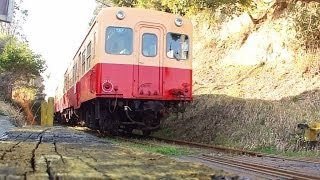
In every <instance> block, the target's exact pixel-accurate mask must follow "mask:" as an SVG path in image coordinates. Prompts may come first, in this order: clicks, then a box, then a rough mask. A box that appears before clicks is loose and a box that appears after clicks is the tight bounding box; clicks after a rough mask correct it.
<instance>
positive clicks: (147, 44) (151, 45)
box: [142, 33, 158, 57]
mask: <svg viewBox="0 0 320 180" xmlns="http://www.w3.org/2000/svg"><path fill="white" fill-rule="evenodd" d="M157 46H158V37H157V35H155V34H149V33H145V34H143V35H142V54H143V55H144V56H146V57H155V56H157Z"/></svg>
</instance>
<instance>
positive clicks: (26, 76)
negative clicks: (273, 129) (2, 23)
mask: <svg viewBox="0 0 320 180" xmlns="http://www.w3.org/2000/svg"><path fill="white" fill-rule="evenodd" d="M45 69H46V66H45V62H44V60H43V59H42V57H41V56H40V55H39V54H35V53H34V52H33V51H32V50H31V49H30V48H29V46H28V44H27V43H25V42H21V41H19V40H17V39H16V38H14V37H8V36H5V37H2V38H0V80H1V82H2V83H1V86H2V89H3V90H4V93H5V94H6V95H7V97H8V98H10V97H11V90H12V87H13V85H14V84H15V83H16V82H18V81H29V80H30V79H31V78H34V77H36V76H40V74H41V73H42V72H43V71H44V70H45Z"/></svg>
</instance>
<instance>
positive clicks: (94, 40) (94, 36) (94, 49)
mask: <svg viewBox="0 0 320 180" xmlns="http://www.w3.org/2000/svg"><path fill="white" fill-rule="evenodd" d="M95 55H96V32H94V34H93V58H94V57H95Z"/></svg>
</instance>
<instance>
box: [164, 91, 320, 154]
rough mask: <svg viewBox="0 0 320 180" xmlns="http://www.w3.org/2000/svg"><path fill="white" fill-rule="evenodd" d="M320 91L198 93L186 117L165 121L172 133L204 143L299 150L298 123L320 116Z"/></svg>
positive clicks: (248, 147)
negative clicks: (244, 95)
mask: <svg viewBox="0 0 320 180" xmlns="http://www.w3.org/2000/svg"><path fill="white" fill-rule="evenodd" d="M319 102H320V92H319V91H310V92H306V93H303V94H301V95H299V96H295V97H288V98H284V99H282V100H279V101H266V100H258V99H241V98H234V97H230V96H226V95H199V96H196V97H195V101H194V102H193V103H192V104H191V105H190V106H189V107H188V109H187V113H186V118H185V119H181V118H180V119H175V120H171V121H166V122H165V123H164V126H165V127H167V128H170V129H172V130H173V131H172V133H173V135H172V136H173V137H180V138H182V139H185V140H191V141H197V142H202V143H212V144H218V145H223V146H233V147H241V148H246V149H256V148H259V147H275V148H276V149H278V150H296V149H297V147H298V146H297V145H298V140H299V137H300V135H301V130H299V129H298V128H297V124H298V123H301V122H311V121H316V120H318V119H320V111H319V110H318V109H320V103H319Z"/></svg>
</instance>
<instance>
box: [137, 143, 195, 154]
mask: <svg viewBox="0 0 320 180" xmlns="http://www.w3.org/2000/svg"><path fill="white" fill-rule="evenodd" d="M134 146H135V147H137V148H139V149H142V150H144V151H146V152H150V153H159V154H163V155H167V156H183V155H190V154H191V151H190V150H188V149H186V148H180V147H173V146H169V145H159V146H153V145H140V144H136V145H134Z"/></svg>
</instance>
